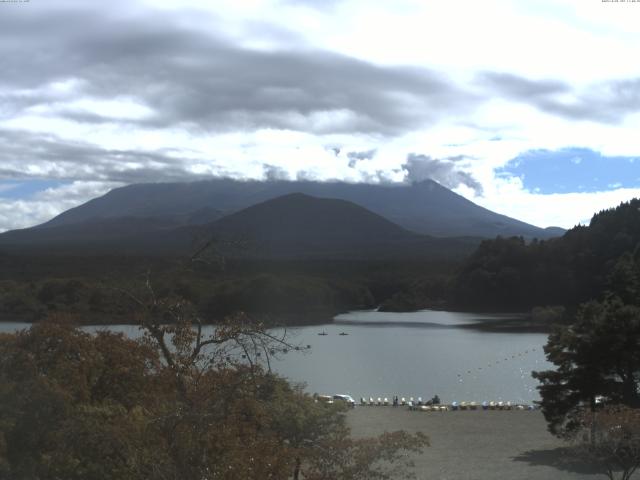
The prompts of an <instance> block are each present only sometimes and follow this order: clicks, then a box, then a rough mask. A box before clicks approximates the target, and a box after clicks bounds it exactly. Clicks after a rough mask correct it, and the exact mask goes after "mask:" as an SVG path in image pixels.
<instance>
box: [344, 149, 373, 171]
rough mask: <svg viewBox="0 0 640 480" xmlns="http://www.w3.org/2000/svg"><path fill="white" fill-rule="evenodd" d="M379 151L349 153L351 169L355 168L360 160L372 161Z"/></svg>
mask: <svg viewBox="0 0 640 480" xmlns="http://www.w3.org/2000/svg"><path fill="white" fill-rule="evenodd" d="M377 151H378V150H377V149H375V148H373V149H371V150H366V151H363V152H347V158H348V159H349V168H355V166H356V164H357V163H358V161H360V160H371V159H372V158H373V157H375V156H376V153H377Z"/></svg>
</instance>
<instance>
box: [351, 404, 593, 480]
mask: <svg viewBox="0 0 640 480" xmlns="http://www.w3.org/2000/svg"><path fill="white" fill-rule="evenodd" d="M347 418H348V422H349V425H350V426H351V428H352V432H353V435H354V436H356V437H362V436H371V435H377V434H380V433H383V432H385V431H393V430H406V431H408V432H418V431H420V432H423V433H425V434H426V435H428V436H429V438H430V441H431V446H430V447H428V448H426V449H425V451H424V452H423V453H422V454H420V455H416V456H415V458H414V460H415V464H416V473H417V478H418V479H420V480H423V479H424V480H426V479H430V480H458V479H460V480H462V479H464V480H476V479H477V480H489V479H531V480H574V479H583V478H586V479H598V478H605V477H604V476H601V475H600V474H597V473H595V471H594V468H593V467H590V466H588V465H585V464H584V463H582V462H579V461H577V460H575V459H571V458H570V457H568V456H567V455H566V454H565V450H564V449H565V447H566V445H565V444H564V443H563V442H562V441H561V440H559V439H557V438H555V437H554V436H552V435H551V434H550V433H549V432H548V431H547V430H546V423H545V421H544V417H543V416H542V413H541V412H539V411H482V410H477V411H457V412H439V413H436V412H417V411H409V410H408V409H407V408H406V407H357V408H355V409H354V410H352V411H350V412H349V413H348V417H347Z"/></svg>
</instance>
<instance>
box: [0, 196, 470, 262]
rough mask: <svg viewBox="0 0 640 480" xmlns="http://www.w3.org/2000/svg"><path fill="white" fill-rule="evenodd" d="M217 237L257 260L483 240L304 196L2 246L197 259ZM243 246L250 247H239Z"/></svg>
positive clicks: (46, 231)
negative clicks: (194, 220) (207, 216)
mask: <svg viewBox="0 0 640 480" xmlns="http://www.w3.org/2000/svg"><path fill="white" fill-rule="evenodd" d="M211 239H214V240H215V248H216V249H217V251H218V252H222V253H224V254H225V255H228V256H234V255H241V256H243V257H252V258H349V259H358V258H362V259H364V258H444V257H448V258H451V257H459V256H461V255H465V254H468V253H470V252H471V251H472V250H473V248H475V246H476V245H477V244H478V242H479V239H469V238H465V239H454V238H447V239H441V238H432V237H427V236H423V235H419V234H416V233H414V232H410V231H408V230H406V229H404V228H402V227H400V226H398V225H396V224H394V223H392V222H390V221H389V220H387V219H385V218H383V217H381V216H380V215H377V214H375V213H372V212H370V211H368V210H366V209H365V208H363V207H360V206H358V205H356V204H354V203H352V202H347V201H345V200H336V199H324V198H315V197H311V196H308V195H304V194H300V193H296V194H289V195H284V196H282V197H278V198H275V199H271V200H267V201H265V202H262V203H259V204H257V205H253V206H251V207H248V208H246V209H243V210H241V211H239V212H236V213H234V214H231V215H229V216H227V217H224V218H222V219H220V220H217V221H215V222H210V223H208V224H205V225H201V226H192V225H190V226H184V227H179V228H175V226H173V225H172V224H166V223H162V222H160V221H159V220H157V219H149V218H146V219H137V218H135V217H125V218H102V219H90V220H85V221H81V222H78V223H71V224H68V225H58V226H50V227H47V228H36V229H26V230H18V231H13V232H7V233H6V234H3V235H0V247H2V248H3V249H5V250H6V249H8V250H25V249H26V250H29V249H36V250H37V249H40V250H42V249H45V250H47V251H65V252H84V253H93V252H101V253H106V252H109V253H134V254H135V253H139V254H177V255H189V254H191V253H193V252H194V251H196V250H198V248H199V246H202V245H204V244H206V243H207V242H208V241H209V240H211ZM236 243H241V244H242V245H243V246H242V248H241V249H238V248H236V247H235V246H232V245H234V244H236Z"/></svg>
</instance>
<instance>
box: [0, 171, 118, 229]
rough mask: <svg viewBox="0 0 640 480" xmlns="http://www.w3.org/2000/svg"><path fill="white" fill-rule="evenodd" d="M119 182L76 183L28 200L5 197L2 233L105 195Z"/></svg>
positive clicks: (0, 222) (0, 219)
mask: <svg viewBox="0 0 640 480" xmlns="http://www.w3.org/2000/svg"><path fill="white" fill-rule="evenodd" d="M117 186H120V185H119V184H116V183H102V182H73V183H71V184H68V185H64V186H61V187H56V188H47V189H45V190H43V191H41V192H38V193H36V194H34V195H32V196H31V197H29V198H26V199H12V198H2V199H1V201H0V232H4V231H6V230H13V229H16V228H25V227H30V226H33V225H38V224H41V223H44V222H46V221H47V220H50V219H51V218H53V217H54V216H56V215H58V214H59V213H62V212H63V211H65V210H68V209H70V208H73V207H76V206H78V205H81V204H82V203H84V202H87V201H89V200H91V199H92V198H94V197H95V196H96V195H102V194H104V193H106V192H108V191H109V190H111V189H112V188H115V187H117Z"/></svg>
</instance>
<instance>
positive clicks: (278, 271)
mask: <svg viewBox="0 0 640 480" xmlns="http://www.w3.org/2000/svg"><path fill="white" fill-rule="evenodd" d="M0 263H2V267H3V268H2V272H1V273H0V319H1V320H4V321H7V320H8V321H29V322H33V321H36V322H37V321H40V320H42V319H44V318H46V317H47V316H50V315H51V314H55V313H58V312H65V314H67V315H73V316H74V317H75V318H76V319H77V321H78V322H80V323H94V324H103V323H104V324H108V323H124V322H127V321H129V314H130V312H131V309H132V307H133V305H132V295H135V292H136V289H137V288H139V287H140V285H143V284H146V282H147V281H149V282H150V284H151V285H152V286H153V288H154V289H155V291H156V293H157V294H158V296H160V297H167V296H175V297H181V298H185V299H188V300H189V301H190V302H192V303H193V304H194V305H196V306H197V308H198V310H199V312H200V314H201V316H202V318H203V319H205V321H208V322H217V321H219V320H220V319H222V318H224V317H225V316H227V315H229V314H232V313H234V312H237V311H244V312H247V313H249V314H251V315H253V316H255V317H257V318H259V319H260V320H262V321H272V322H273V323H278V324H283V323H284V324H297V325H300V324H308V323H324V322H327V321H330V320H331V319H332V317H333V316H334V315H335V314H336V313H339V312H343V311H348V310H353V309H366V308H374V307H376V306H378V305H380V304H382V303H385V302H386V303H389V302H393V301H394V300H395V299H397V298H398V297H399V296H402V295H404V294H403V292H413V291H414V290H415V289H416V285H418V286H422V287H421V289H420V290H419V292H420V295H422V294H423V293H424V289H425V288H426V287H424V285H429V284H434V285H436V287H434V288H433V289H431V291H432V293H433V292H436V294H437V295H436V297H438V298H440V299H441V298H443V296H444V294H445V292H444V291H442V289H441V288H440V289H439V287H438V286H439V285H443V284H444V283H443V282H441V281H440V279H441V278H444V277H446V275H447V274H448V273H447V272H450V271H452V270H453V268H454V267H453V266H452V264H450V263H436V262H423V263H421V262H402V261H367V262H362V261H353V262H350V261H319V260H316V261H298V262H294V261H290V262H286V261H250V260H246V259H245V260H242V259H236V260H233V261H226V262H225V263H224V264H220V263H215V262H213V263H211V262H192V261H190V260H185V259H179V258H157V257H155V258H144V257H111V256H74V257H71V256H68V257H64V256H37V257H35V256H33V257H28V256H4V257H0ZM425 279H426V280H425ZM427 290H429V289H428V288H427ZM414 296H417V295H415V294H414ZM427 296H428V295H427ZM431 297H433V295H431ZM400 298H402V297H400ZM420 301H421V300H420ZM439 301H441V300H439ZM398 309H399V308H398Z"/></svg>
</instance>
